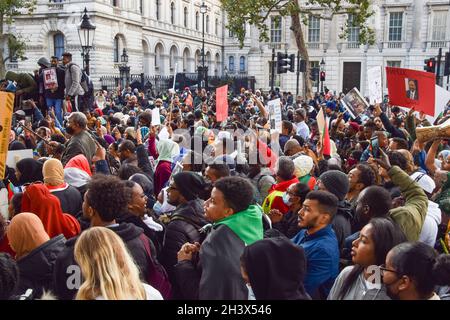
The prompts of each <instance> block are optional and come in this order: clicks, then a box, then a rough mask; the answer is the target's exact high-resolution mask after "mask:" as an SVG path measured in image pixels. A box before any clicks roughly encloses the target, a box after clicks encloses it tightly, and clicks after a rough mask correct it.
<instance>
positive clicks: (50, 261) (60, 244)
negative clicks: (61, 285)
mask: <svg viewBox="0 0 450 320" xmlns="http://www.w3.org/2000/svg"><path fill="white" fill-rule="evenodd" d="M65 242H66V238H64V236H63V235H62V234H60V235H59V236H56V237H54V238H52V239H50V240H49V241H47V242H45V243H44V244H42V245H41V246H39V247H37V248H36V249H34V250H33V251H31V252H30V253H29V254H28V255H26V256H25V257H23V258H21V259H19V260H18V261H17V265H18V267H19V272H20V277H19V284H18V287H17V290H16V294H17V295H22V294H24V293H25V292H26V291H27V290H28V289H32V290H33V293H32V296H33V297H34V298H40V297H41V296H42V293H43V290H49V289H51V287H52V280H53V267H54V265H55V261H56V258H57V257H58V254H59V253H60V252H61V251H62V250H63V249H64V247H65V246H64V244H65Z"/></svg>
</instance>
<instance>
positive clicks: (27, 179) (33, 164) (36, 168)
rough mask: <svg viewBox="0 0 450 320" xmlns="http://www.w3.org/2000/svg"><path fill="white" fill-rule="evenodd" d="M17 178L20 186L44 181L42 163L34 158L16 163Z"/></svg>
mask: <svg viewBox="0 0 450 320" xmlns="http://www.w3.org/2000/svg"><path fill="white" fill-rule="evenodd" d="M16 178H17V181H18V182H19V185H21V186H23V185H24V184H26V183H33V182H36V181H42V180H44V177H43V176H42V162H40V161H38V160H34V159H32V158H26V159H22V160H20V161H19V162H17V163H16Z"/></svg>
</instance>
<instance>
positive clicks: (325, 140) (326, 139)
mask: <svg viewBox="0 0 450 320" xmlns="http://www.w3.org/2000/svg"><path fill="white" fill-rule="evenodd" d="M316 119H317V126H318V127H319V134H320V141H321V143H322V149H323V155H324V156H331V143H330V134H329V132H328V123H327V120H326V118H325V113H324V112H323V108H320V111H319V113H318V114H317V118H316Z"/></svg>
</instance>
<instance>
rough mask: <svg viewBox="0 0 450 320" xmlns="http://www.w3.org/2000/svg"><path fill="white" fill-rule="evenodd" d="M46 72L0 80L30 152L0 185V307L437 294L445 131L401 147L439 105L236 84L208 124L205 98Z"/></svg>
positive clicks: (55, 65)
mask: <svg viewBox="0 0 450 320" xmlns="http://www.w3.org/2000/svg"><path fill="white" fill-rule="evenodd" d="M62 62H63V63H62V65H60V61H59V60H58V58H57V57H52V59H51V61H48V60H47V59H46V58H41V59H39V61H38V66H39V70H36V72H35V75H34V76H32V75H29V74H16V73H13V72H8V73H7V74H6V78H5V79H4V80H2V81H1V82H0V83H1V90H2V91H9V92H14V93H15V96H16V107H15V112H14V121H13V125H12V128H11V133H10V139H9V150H10V151H11V152H14V151H18V150H27V149H31V150H32V151H33V158H23V159H21V160H19V161H17V162H16V164H15V166H14V167H10V166H9V167H8V166H7V167H6V170H5V178H4V180H3V181H2V183H1V184H0V187H1V189H0V210H1V214H0V299H21V300H25V299H61V300H69V299H79V300H86V299H89V300H92V299H137V300H161V299H187V300H198V299H200V300H211V299H213V300H215V299H226V300H247V299H249V300H253V299H256V300H280V299H289V300H310V299H329V300H342V299H348V300H349V299H353V300H387V299H400V300H410V299H421V300H438V299H450V256H449V255H448V250H449V248H450V239H449V231H450V224H449V218H448V217H449V216H450V179H449V176H450V145H449V143H448V141H450V135H449V136H448V138H449V139H448V140H447V139H442V137H440V138H439V139H434V140H433V139H431V140H430V141H422V140H420V139H418V138H417V136H416V129H417V128H419V127H427V126H432V125H435V126H441V127H442V126H450V124H448V125H447V123H446V121H447V119H449V118H450V103H449V105H448V107H446V108H445V111H444V112H443V113H441V114H440V115H439V116H438V117H437V118H436V120H435V122H434V123H429V122H428V120H427V119H426V117H425V115H424V114H423V113H421V112H420V113H418V112H416V111H415V110H414V109H411V110H406V111H405V109H402V108H399V107H398V106H391V105H389V100H388V96H386V97H385V100H384V102H383V103H380V104H375V105H371V106H370V107H369V108H367V109H366V110H365V111H364V113H362V114H360V115H359V116H358V117H357V118H352V117H351V116H350V115H349V113H348V112H347V111H346V109H345V108H344V106H343V104H342V103H341V99H342V98H343V95H342V94H339V93H336V92H332V91H329V90H328V89H327V90H325V92H323V93H317V94H315V96H314V97H313V98H312V99H307V98H306V97H302V96H298V97H295V96H293V95H292V94H291V93H288V92H282V91H280V90H279V89H276V90H274V91H271V92H268V93H265V92H263V91H262V90H256V91H255V92H253V91H252V90H250V89H247V88H242V90H241V91H240V92H229V94H228V104H229V109H228V116H227V118H226V120H223V121H218V119H217V116H218V115H219V113H220V112H219V111H220V110H217V109H216V96H215V93H214V91H213V90H212V91H207V90H205V89H192V90H191V89H190V88H184V89H182V90H178V91H175V90H169V91H168V92H160V93H154V92H151V91H150V92H142V91H141V90H139V88H135V89H132V88H131V87H127V88H117V89H116V90H112V91H104V90H101V91H94V90H93V88H92V82H91V81H90V80H89V77H87V76H86V75H85V74H84V71H83V70H82V69H81V68H80V67H79V66H78V65H76V64H74V63H73V62H72V61H71V54H70V53H65V54H64V55H63V58H62ZM48 69H53V71H52V72H51V74H53V75H55V76H56V80H55V78H54V79H53V82H52V83H49V82H48V81H49V80H48V79H47V77H46V76H44V75H47V74H48ZM274 99H280V108H281V113H282V123H281V131H280V132H278V131H277V130H274V121H273V119H271V117H270V114H269V112H268V110H269V109H268V107H267V104H268V102H269V101H272V100H274ZM155 109H157V110H155ZM321 110H323V112H324V118H325V125H326V126H327V129H328V132H329V136H330V140H329V141H328V140H326V137H325V138H324V135H323V134H322V132H320V131H321V129H319V128H320V121H318V119H317V118H318V116H321V115H322V113H321V112H320V111H321ZM156 111H159V112H156ZM417 113H418V114H417ZM155 117H159V118H155Z"/></svg>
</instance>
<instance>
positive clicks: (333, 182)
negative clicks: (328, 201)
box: [319, 170, 349, 201]
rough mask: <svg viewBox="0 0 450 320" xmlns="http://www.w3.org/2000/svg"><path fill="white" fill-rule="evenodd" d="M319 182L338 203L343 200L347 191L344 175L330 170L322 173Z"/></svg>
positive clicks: (345, 176) (346, 178) (346, 181)
mask: <svg viewBox="0 0 450 320" xmlns="http://www.w3.org/2000/svg"><path fill="white" fill-rule="evenodd" d="M319 180H320V181H322V183H323V185H324V186H325V188H326V189H327V190H328V191H329V192H331V193H332V194H334V195H335V196H336V197H337V198H338V199H339V201H342V200H344V198H345V195H346V194H347V192H348V189H349V184H348V177H347V175H346V174H345V173H343V172H341V171H338V170H330V171H327V172H324V173H322V174H321V175H320V177H319Z"/></svg>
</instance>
